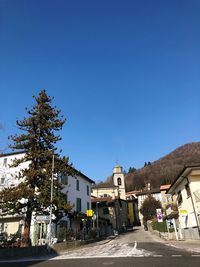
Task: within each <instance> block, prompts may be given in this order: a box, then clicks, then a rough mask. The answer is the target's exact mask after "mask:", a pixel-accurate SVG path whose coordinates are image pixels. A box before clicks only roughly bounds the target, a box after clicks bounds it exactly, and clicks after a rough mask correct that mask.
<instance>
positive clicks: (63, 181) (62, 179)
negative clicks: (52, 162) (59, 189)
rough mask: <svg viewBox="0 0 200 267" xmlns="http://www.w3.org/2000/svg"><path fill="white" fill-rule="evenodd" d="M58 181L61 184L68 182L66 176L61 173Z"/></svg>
mask: <svg viewBox="0 0 200 267" xmlns="http://www.w3.org/2000/svg"><path fill="white" fill-rule="evenodd" d="M60 182H61V184H64V185H67V184H68V176H67V175H61V178H60Z"/></svg>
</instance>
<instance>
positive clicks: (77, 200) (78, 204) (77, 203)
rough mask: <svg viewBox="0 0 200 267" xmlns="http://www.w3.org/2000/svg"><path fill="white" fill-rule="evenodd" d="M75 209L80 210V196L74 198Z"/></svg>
mask: <svg viewBox="0 0 200 267" xmlns="http://www.w3.org/2000/svg"><path fill="white" fill-rule="evenodd" d="M76 211H77V212H80V211H81V198H77V199H76Z"/></svg>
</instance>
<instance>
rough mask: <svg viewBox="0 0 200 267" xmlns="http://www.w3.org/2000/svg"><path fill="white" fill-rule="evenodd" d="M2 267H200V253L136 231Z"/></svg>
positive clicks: (3, 264) (6, 264)
mask: <svg viewBox="0 0 200 267" xmlns="http://www.w3.org/2000/svg"><path fill="white" fill-rule="evenodd" d="M0 266H3V267H8V266H9V267H13V266H17V267H28V266H33V267H64V266H65V267H66V266H67V267H71V266H72V267H86V266H87V267H88V266H95V267H99V266H117V267H118V266H120V267H123V266H126V267H129V266H131V267H134V266H136V267H140V266H143V267H145V266H146V267H147V266H148V267H149V266H150V267H173V266H175V267H179V266H180V267H195V266H198V267H199V266H200V254H198V253H194V252H189V251H187V250H183V249H178V248H175V247H172V246H169V245H166V242H164V241H162V240H161V239H160V238H158V237H155V236H152V235H151V234H150V233H149V232H145V231H143V229H141V228H136V229H134V230H133V231H130V232H128V233H126V234H124V235H120V236H118V237H117V238H116V239H114V240H110V241H108V242H99V243H94V244H90V245H87V246H85V247H84V248H80V249H77V250H72V251H66V252H65V253H63V254H62V255H60V256H56V257H52V258H46V259H45V258H43V259H32V260H31V259H30V260H27V259H24V260H23V261H22V260H18V261H13V262H0Z"/></svg>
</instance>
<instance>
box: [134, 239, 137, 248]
mask: <svg viewBox="0 0 200 267" xmlns="http://www.w3.org/2000/svg"><path fill="white" fill-rule="evenodd" d="M136 247H137V241H135V245H134V249H136Z"/></svg>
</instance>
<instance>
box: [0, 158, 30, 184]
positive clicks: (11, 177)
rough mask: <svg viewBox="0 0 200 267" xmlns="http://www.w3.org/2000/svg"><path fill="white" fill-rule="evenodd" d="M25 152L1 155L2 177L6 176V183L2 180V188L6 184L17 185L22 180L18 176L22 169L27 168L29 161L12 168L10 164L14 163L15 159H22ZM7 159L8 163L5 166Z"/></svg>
mask: <svg viewBox="0 0 200 267" xmlns="http://www.w3.org/2000/svg"><path fill="white" fill-rule="evenodd" d="M23 156H24V153H20V154H13V155H7V156H2V157H0V178H5V181H4V184H2V183H1V182H0V188H3V187H4V186H5V187H7V186H16V185H17V184H18V183H19V182H20V181H19V180H18V179H17V178H16V176H17V175H18V173H19V172H20V170H21V169H23V168H27V167H28V165H29V163H28V162H25V163H22V164H20V165H19V166H18V167H14V168H11V167H10V166H9V165H11V164H12V163H13V160H14V159H20V158H21V157H23ZM5 159H6V161H7V165H6V166H5V164H4V160H5Z"/></svg>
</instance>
